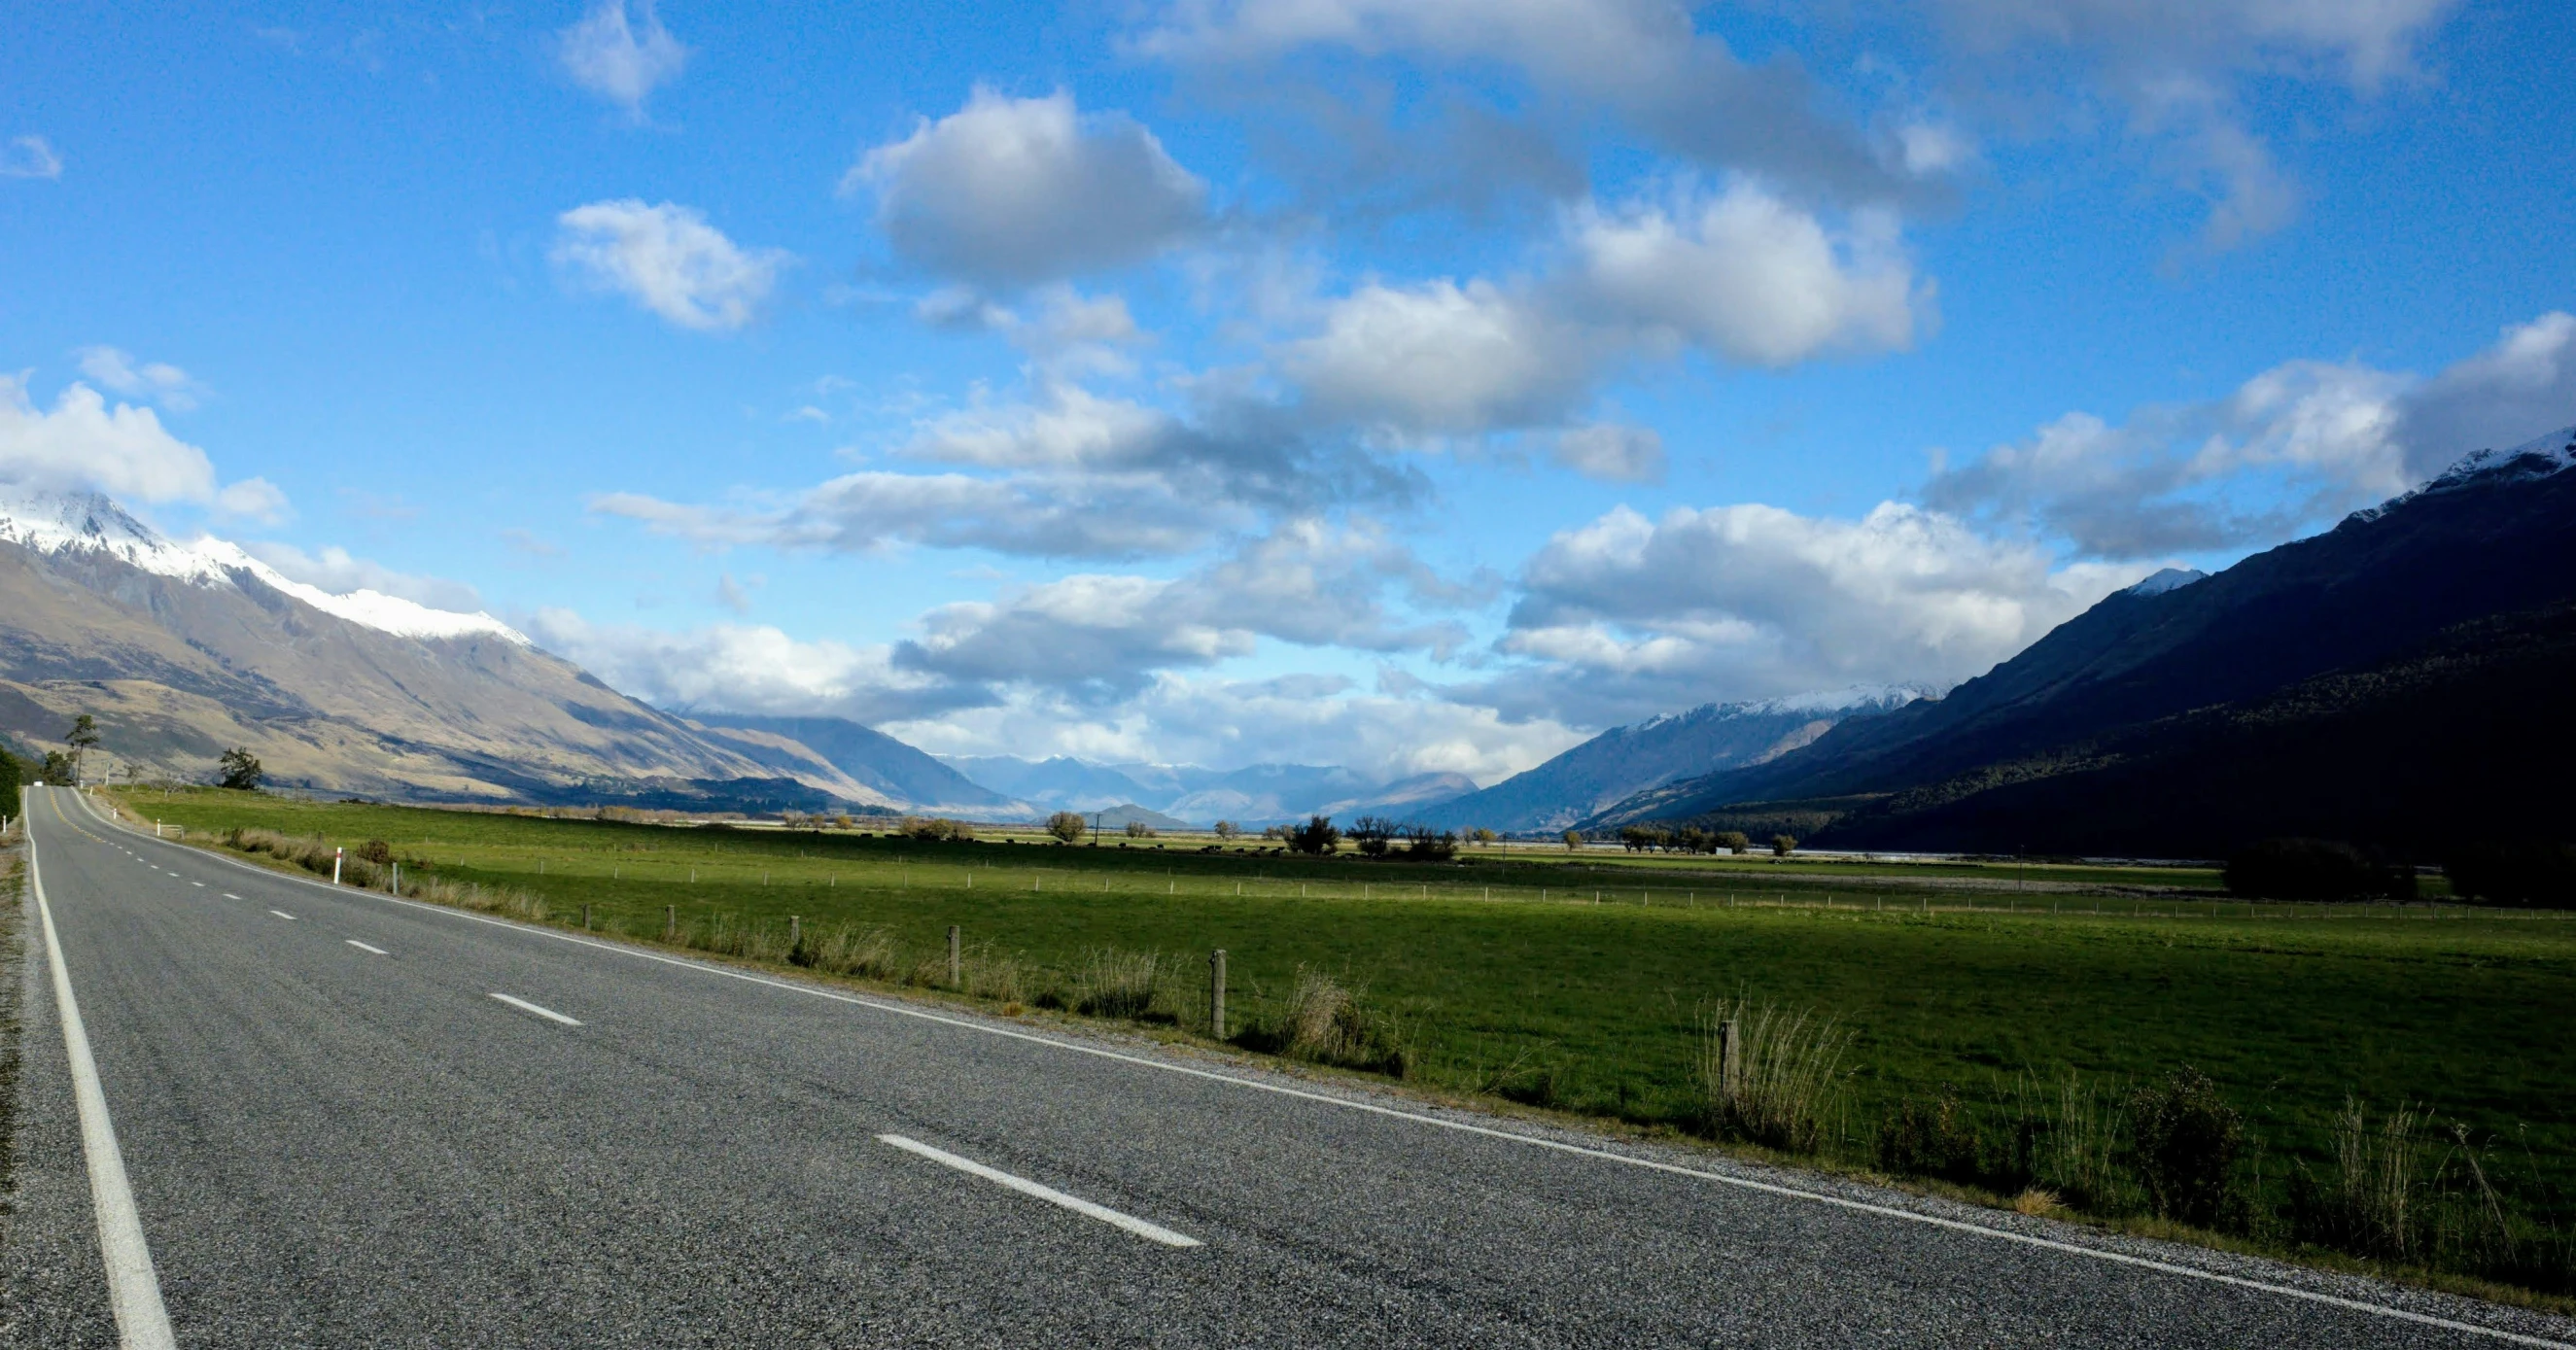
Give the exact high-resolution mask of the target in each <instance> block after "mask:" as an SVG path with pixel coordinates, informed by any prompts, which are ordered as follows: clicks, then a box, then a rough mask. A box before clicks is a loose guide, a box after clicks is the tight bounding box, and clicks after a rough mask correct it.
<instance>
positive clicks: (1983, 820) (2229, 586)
mask: <svg viewBox="0 0 2576 1350" xmlns="http://www.w3.org/2000/svg"><path fill="white" fill-rule="evenodd" d="M2571 467H2576V430H2567V431H2560V432H2556V433H2553V434H2552V435H2550V436H2548V437H2543V438H2541V439H2539V440H2536V441H2533V442H2530V443H2528V444H2526V445H2522V446H2518V447H2515V448H2513V449H2511V450H2506V451H2500V452H2499V451H2482V452H2480V453H2478V454H2476V455H2472V456H2470V457H2468V458H2467V459H2464V460H2463V461H2461V462H2460V463H2459V464H2458V465H2457V466H2455V467H2454V468H2453V469H2452V470H2451V471H2449V472H2448V473H2445V474H2443V475H2442V476H2441V477H2440V478H2437V479H2435V480H2434V481H2433V482H2431V483H2429V484H2427V485H2425V486H2424V487H2423V488H2421V489H2418V490H2417V491H2414V492H2410V493H2408V494H2406V495H2405V496H2402V497H2399V498H2397V499H2394V500H2392V501H2390V502H2388V503H2386V504H2385V505H2383V506H2380V507H2376V508H2373V509H2371V510H2367V511H2362V512H2356V513H2355V514H2354V515H2352V516H2351V517H2349V518H2347V519H2346V520H2344V521H2343V522H2342V523H2341V524H2340V525H2338V526H2336V527H2335V528H2334V529H2332V530H2329V531H2327V532H2326V533H2324V534H2320V535H2317V536H2314V537H2312V538H2308V539H2302V540H2299V541H2296V542H2294V543H2290V544H2285V545H2282V546H2281V547H2279V548H2275V549H2272V550H2270V551H2268V552H2265V553H2261V554H2257V555H2255V556H2254V557H2251V558H2247V559H2246V560H2244V561H2243V562H2240V563H2238V564H2237V565H2235V566H2234V567H2231V568H2228V569H2227V570H2225V571H2223V572H2220V573H2218V574H2217V575H2214V576H2211V577H2208V578H2206V579H2201V580H2188V579H2185V580H2184V582H2183V584H2171V582H2172V580H2173V579H2170V578H2168V579H2166V582H2165V583H2164V584H2158V585H2141V586H2139V587H2134V588H2132V589H2131V590H2129V591H2124V592H2121V593H2119V594H2115V595H2113V596H2110V597H2109V598H2107V599H2105V600H2103V601H2102V602H2101V603H2100V604H2098V605H2096V606H2094V607H2093V608H2092V609H2091V610H2089V611H2087V612H2085V613H2084V614H2082V615H2079V616H2078V617H2076V618H2075V619H2073V620H2070V621H2069V622H2067V623H2065V624H2063V625H2061V626H2060V627H2059V628H2057V629H2056V630H2055V631H2054V632H2051V633H2050V634H2049V635H2048V636H2047V637H2045V638H2042V639H2041V640H2040V641H2039V642H2037V643H2035V644H2033V645H2032V646H2031V647H2030V648H2029V649H2028V650H2026V651H2024V652H2023V653H2022V654H2021V655H2019V656H2016V657H2014V658H2013V659H2012V660H2010V661H2006V662H2004V663H2003V664H2002V665H1999V666H1997V667H1996V668H1995V669H1994V670H1992V671H1990V672H1988V673H1987V674H1985V675H1983V676H1980V677H1978V678H1977V679H1974V680H1970V681H1968V682H1967V683H1966V684H1963V685H1961V686H1960V687H1959V688H1958V689H1956V690H1954V691H1952V692H1951V694H1950V695H1949V696H1948V697H1947V698H1944V699H1942V700H1940V701H1939V702H1937V703H1917V704H1913V705H1910V706H1908V707H1906V708H1903V709H1899V710H1898V711H1896V712H1894V713H1891V714H1889V715H1887V716H1885V717H1880V718H1872V719H1868V720H1866V721H1855V722H1852V723H1849V724H1846V725H1845V726H1842V727H1837V728H1836V729H1835V730H1833V731H1832V732H1829V733H1827V734H1826V735H1824V736H1822V737H1820V738H1818V739H1817V741H1816V742H1815V743H1814V744H1813V745H1810V746H1808V747H1806V748H1805V749H1803V750H1800V751H1797V752H1796V753H1794V754H1789V755H1783V756H1781V757H1780V758H1779V759H1777V760H1774V761H1773V762H1771V763H1769V764H1766V765H1760V766H1755V767H1751V768H1747V769H1742V770H1735V771H1730V772H1723V773H1719V774H1715V775H1710V776H1707V777H1704V778H1701V779H1696V780H1690V781H1687V782H1684V783H1677V784H1673V785H1671V786H1668V787H1666V788H1663V789H1660V790H1658V791H1655V792H1652V793H1647V794H1641V795H1640V796H1638V797H1634V798H1631V799H1629V800H1627V801H1623V802H1621V803H1619V804H1617V805H1616V806H1615V807H1613V808H1611V809H1610V810H1608V811H1605V812H1603V813H1601V815H1600V816H1598V817H1595V823H1597V824H1605V825H1606V824H1617V823H1620V822H1623V821H1631V820H1641V819H1694V818H1713V817H1714V816H1716V815H1718V814H1720V813H1725V812H1729V811H1730V810H1731V811H1732V813H1733V814H1736V815H1742V814H1744V810H1745V807H1744V804H1746V803H1783V802H1792V801H1794V802H1800V803H1809V804H1813V803H1817V802H1839V803H1842V805H1840V806H1838V807H1835V808H1832V809H1830V810H1828V811H1826V813H1825V814H1826V816H1827V817H1829V818H1830V820H1829V825H1830V828H1829V829H1828V830H1827V833H1826V834H1825V835H1824V836H1820V837H1819V840H1818V842H1826V841H1827V840H1828V839H1834V838H1841V839H1846V840H1855V841H1856V840H1861V839H1864V838H1866V839H1868V840H1870V841H1874V842H1885V841H1895V840H1900V839H1902V840H1906V841H1910V842H1911V843H1913V844H1915V845H1918V846H1927V847H2007V846H2009V847H2022V846H2027V847H2031V848H2035V849H2052V850H2061V851H2063V850H2073V851H2100V850H2101V849H2103V848H2108V847H2109V846H2110V841H2112V840H2114V839H2117V840H2124V841H2126V846H2125V847H2121V848H2112V849H2111V850H2110V851H2128V852H2149V853H2157V852H2193V853H2207V852H2210V851H2212V850H2213V849H2215V848H2216V847H2217V846H2218V845H2220V844H2223V843H2225V842H2226V841H2228V840H2233V839H2239V838H2241V837H2245V836H2246V835H2247V833H2248V832H2249V831H2250V832H2251V833H2252V834H2254V835H2260V834H2266V833H2282V832H2294V831H2297V830H2305V831H2308V832H2326V833H2332V834H2336V835H2338V836H2342V837H2355V836H2360V835H2365V834H2373V833H2374V832H2377V831H2385V830H2388V829H2392V828H2395V824H2394V822H2395V821H2396V820H2397V819H2398V818H2399V817H2400V816H2407V817H2410V818H2412V819H2415V820H2416V821H2418V824H2417V825H2412V826H2409V827H2408V828H2409V829H2410V830H2416V831H2417V832H2429V833H2431V834H2442V833H2446V832H2450V833H2456V830H2455V829H2454V828H2453V827H2448V826H2445V827H2441V828H2440V829H2433V828H2432V827H2430V826H2425V825H2422V824H2421V821H2422V820H2423V818H2424V812H2425V811H2426V810H2427V809H2429V808H2428V807H2427V803H2430V802H2433V801H2436V800H2438V799H2439V794H2438V793H2436V794H2434V795H2433V796H2426V795H2425V792H2426V791H2430V789H2422V790H2419V789H2418V788H2408V789H2406V791H2405V792H2403V793H2391V794H2389V795H2387V796H2386V804H2383V805H2379V806H2372V805H2369V804H2368V800H2365V799H2366V798H2367V799H2369V800H2377V799H2376V798H2371V797H2370V794H2371V793H2373V792H2385V791H2386V790H2384V789H2373V788H2369V787H2366V786H2364V785H2363V784H2362V783H2358V782H2356V781H2354V780H2353V778H2352V775H2355V774H2365V775H2373V776H2372V777H2369V778H2367V779H2366V781H2368V782H2383V781H2385V775H2387V774H2390V773H2394V772H2396V769H2395V762H2394V761H2389V760H2386V759H2384V758H2383V759H2376V760H2363V761H2357V760H2355V759H2354V758H2353V754H2352V753H2346V752H2334V753H2329V750H2330V749H2331V746H2330V744H2329V742H2331V740H2332V739H2333V737H2335V736H2337V735H2352V736H2371V737H2378V738H2380V739H2381V740H2382V741H2385V742H2386V743H2388V744H2395V743H2397V742H2398V741H2404V742H2405V743H2407V744H2411V745H2414V746H2415V751H2416V752H2417V753H2421V754H2427V755H2432V756H2433V762H2434V763H2439V764H2450V765H2451V766H2452V769H2453V770H2455V771H2457V772H2458V773H2461V774H2464V775H2469V777H2464V778H2461V779H2457V780H2444V781H2446V782H2447V783H2448V785H2449V790H2451V791H2453V792H2455V793H2457V794H2465V795H2461V796H2460V797H2459V799H2460V800H2462V801H2481V800H2484V799H2485V798H2486V797H2488V796H2489V795H2491V793H2490V791H2489V790H2488V786H2487V785H2486V784H2485V783H2483V782H2480V781H2473V780H2474V779H2475V773H2474V770H2475V765H2476V763H2477V762H2478V761H2477V760H2476V759H2475V758H2474V757H2471V758H2468V759H2461V760H2456V761H2454V760H2453V759H2451V758H2448V757H2445V756H2442V755H2439V754H2435V753H2434V751H2435V750H2436V749H2437V747H2433V746H2429V745H2424V744H2422V743H2420V742H2419V741H2417V740H2415V739H2413V737H2414V733H2413V732H2411V731H2407V732H2405V733H2404V734H2403V735H2398V733H2397V730H2396V725H2395V724H2394V723H2392V722H2390V721H2389V720H2388V719H2390V718H2392V717H2395V716H2397V714H2395V713H2392V712H2389V711H2388V709H2390V708H2394V707H2398V706H2401V705H2402V706H2404V707H2407V708H2410V709H2413V710H2414V711H2413V712H2412V713H2410V714H2408V716H2411V717H2415V718H2417V719H2418V720H2419V721H2420V720H2421V719H2423V718H2425V717H2429V716H2431V712H2432V710H2433V709H2435V708H2436V707H2437V706H2438V705H2440V704H2442V703H2443V702H2444V701H2445V700H2448V701H2449V702H2451V703H2452V704H2454V705H2456V706H2455V707H2454V708H2453V709H2452V710H2450V711H2449V712H2447V713H2445V714H2444V715H2443V717H2442V718H2441V719H2439V720H2440V722H2441V724H2442V725H2443V726H2444V727H2446V728H2447V731H2446V733H2445V734H2446V735H2447V736H2449V737H2451V738H2453V739H2454V740H2455V741H2456V742H2457V743H2459V744H2463V745H2486V746H2489V747H2490V748H2491V753H2493V754H2496V755H2501V756H2503V757H2504V758H2505V761H2508V762H2514V763H2522V762H2527V761H2526V759H2524V758H2522V757H2520V755H2519V752H2517V751H2516V750H2515V749H2514V748H2513V745H2514V742H2513V740H2512V738H2513V737H2514V736H2515V735H2516V734H2517V730H2516V729H2517V728H2518V727H2520V726H2522V725H2523V724H2525V723H2535V722H2536V721H2538V720H2540V719H2541V718H2542V716H2543V714H2542V711H2541V710H2539V709H2535V708H2533V707H2532V706H2530V705H2528V704H2511V703H2497V702H2495V701H2493V698H2492V694H2491V691H2487V692H2482V691H2484V690H2485V686H2484V685H2482V684H2480V683H2479V682H2480V681H2501V682H2503V685H2504V686H2506V687H2519V686H2518V685H2516V683H2515V682H2516V681H2519V680H2523V679H2526V678H2528V677H2529V673H2530V671H2532V670H2543V669H2547V668H2548V667H2547V662H2548V661H2549V660H2550V659H2551V658H2550V657H2548V656H2547V655H2546V653H2547V652H2549V651H2552V650H2554V648H2552V647H2551V646H2550V639H2549V638H2548V636H2547V635H2548V634H2549V633H2550V632H2551V631H2553V629H2552V627H2551V625H2552V624H2554V623H2555V622H2557V621H2556V620H2554V619H2551V618H2549V617H2548V616H2549V615H2551V614H2553V613H2556V612H2557V608H2556V607H2558V606H2561V605H2564V604H2566V603H2568V602H2569V601H2571V600H2576V529H2571V528H2570V523H2571V522H2576V473H2571V472H2568V470H2569V469H2570V468H2571ZM2480 625H2492V626H2490V627H2480ZM2479 633H2488V634H2491V635H2494V636H2495V638H2496V640H2497V641H2499V642H2504V641H2505V639H2506V638H2507V637H2508V636H2510V637H2512V642H2511V643H2510V644H2508V646H2507V648H2505V649H2500V650H2510V651H2513V652H2520V653H2523V654H2524V656H2523V657H2520V658H2516V659H2518V660H2519V659H2525V658H2527V659H2528V660H2530V661H2534V662H2538V663H2539V664H2538V665H2536V666H2529V667H2525V666H2507V665H2496V664H2492V663H2487V662H2483V661H2480V660H2478V659H2477V657H2478V652H2477V650H2476V648H2475V642H2474V635H2476V634H2479ZM2535 653H2537V654H2535ZM2497 659H2498V660H2499V661H2502V660H2504V657H2503V656H2502V655H2499V656H2498V658H2497ZM2517 672H2520V673H2517ZM2329 677H2332V678H2329ZM2454 686H2456V688H2454ZM2388 700H2397V701H2396V702H2389V701H2388ZM2291 710H2296V715H2295V716H2293V715H2292V712H2291ZM2177 719H2184V720H2177ZM2216 728H2225V730H2224V731H2220V730H2214V729H2216ZM2255 728H2261V729H2262V734H2263V735H2264V736H2269V737H2276V738H2277V737H2288V738H2289V739H2287V740H2274V741H2267V742H2265V744H2266V745H2269V746H2271V747H2272V748H2271V749H2269V750H2264V751H2262V752H2261V753H2260V754H2258V753H2257V752H2256V749H2255V748H2254V747H2253V746H2252V745H2250V744H2249V745H2247V746H2246V747H2245V748H2244V750H2243V755H2244V758H2243V762H2242V763H2241V764H2240V763H2238V762H2237V760H2236V752H2235V751H2234V750H2233V749H2232V748H2231V746H2232V744H2233V743H2232V742H2231V740H2230V737H2231V736H2236V735H2244V734H2251V733H2252V731H2253V729H2255ZM2296 728H2305V730H2296ZM2335 728H2340V730H2333V729H2335ZM2303 736H2304V737H2307V738H2308V739H2306V740H2301V739H2299V738H2300V737H2303ZM2213 737H2214V739H2212V738H2213ZM2390 737H2395V739H2394V740H2391V739H2389V738H2390ZM2293 744H2298V745H2304V746H2306V747H2307V749H2306V751H2305V752H2304V753H2303V754H2298V755H2292V754H2289V753H2288V752H2287V751H2286V750H2283V749H2281V747H2284V746H2289V745H2293ZM2264 755H2274V756H2276V758H2275V759H2272V760H2266V759H2264V758H2263V756H2264ZM2195 757H2196V758H2195ZM2149 765H2163V766H2166V767H2164V768H2161V769H2156V770H2154V771H2152V772H2151V771H2150V770H2149V768H2148V767H2147V766H2149ZM2374 765H2375V766H2376V768H2374V767H2372V766H2374ZM2176 766H2190V767H2189V768H2188V769H2186V768H2183V767H2176ZM2428 781H2429V780H2428ZM2257 782H2259V783H2260V784H2261V785H2262V787H2261V790H2260V791H2252V790H2250V789H2248V790H2246V791H2244V792H2241V793H2238V792H2237V789H2236V788H2234V787H2231V786H2230V785H2231V784H2236V783H2257ZM2041 784H2045V785H2046V786H2041ZM2150 785H2153V786H2150ZM2540 790H2541V791H2542V793H2543V796H2544V797H2548V796H2549V795H2550V794H2551V793H2552V792H2554V791H2556V790H2554V789H2548V788H2547V787H2546V786H2545V785H2543V786H2542V788H2541V789H2540ZM2154 792H2163V793H2167V794H2172V795H2173V797H2174V799H2173V800H2171V801H2159V800H2155V799H2153V798H2152V796H2151V795H2150V794H2151V793H2154ZM2230 793H2237V795H2236V796H2233V797H2230V796H2229V795H2228V794H2230ZM2222 798H2225V799H2226V800H2231V801H2234V802H2235V803H2236V805H2235V806H2233V807H2224V808H2222V806H2221V805H2220V804H2219V803H2220V801H2221V799H2222ZM2204 801H2205V802H2206V804H2205V805H2204ZM2401 801H2403V802H2411V803H2413V805H2411V806H2405V807H2402V808H2401V807H2400V806H2399V805H2398V804H2397V803H2399V802H2401ZM2195 812H2197V813H2200V814H2201V815H2203V816H2205V817H2206V818H2207V819H2206V822H2205V823H2204V824H2188V823H2186V822H2185V821H2184V820H2183V818H2182V817H2183V816H2184V815H2188V814H2191V813H2195ZM1856 813H1857V814H1856ZM2112 817H2118V818H2122V819H2126V820H2130V821H2137V822H2146V821H2161V822H2163V824H2162V825H2161V826H2159V827H2156V828H2152V829H2151V828H2148V827H2147V826H2146V825H2144V824H2140V825H2137V826H2135V827H2130V826H2121V827H2119V828H2117V829H2114V828H2113V827H2112V825H2111V824H2110V823H2109V820H2110V818H2112ZM2043 821H2045V822H2053V824H2051V825H2049V827H2048V828H2047V829H2042V828H2041V822H2043ZM2024 822H2027V823H2024ZM2457 828H2461V829H2465V828H2468V827H2467V825H2466V824H2462V825H2461V826H2459V827H2457ZM2003 834H2013V835H2030V836H2034V837H2029V838H2014V839H2011V840H2008V841H2007V840H2004V839H2003V838H2001V836H2002V835H2003ZM2160 841H2161V842H2160ZM2187 844H2189V845H2192V846H2191V847H2185V846H2186V845H2187ZM1886 846H1893V844H1892V842H1889V843H1887V844H1886Z"/></svg>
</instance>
